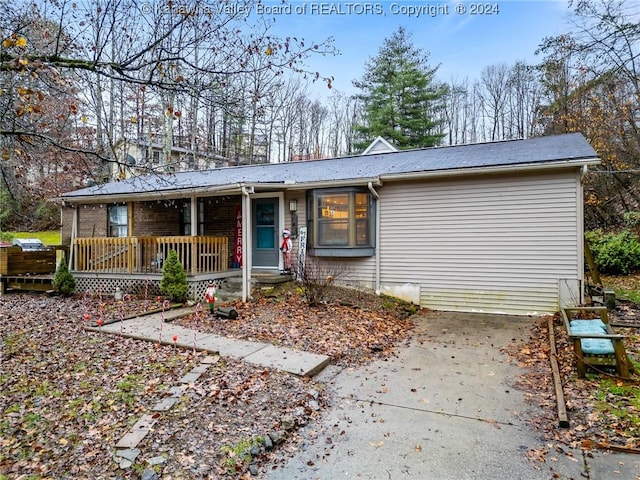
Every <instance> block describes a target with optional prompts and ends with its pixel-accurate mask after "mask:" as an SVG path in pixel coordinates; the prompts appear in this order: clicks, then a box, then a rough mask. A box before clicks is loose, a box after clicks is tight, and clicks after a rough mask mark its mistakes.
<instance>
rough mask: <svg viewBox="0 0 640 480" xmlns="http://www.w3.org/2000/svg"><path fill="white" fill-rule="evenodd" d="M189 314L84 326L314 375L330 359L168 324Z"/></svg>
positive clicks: (177, 312)
mask: <svg viewBox="0 0 640 480" xmlns="http://www.w3.org/2000/svg"><path fill="white" fill-rule="evenodd" d="M192 313H194V308H193V307H185V308H178V309H173V310H168V311H166V312H164V314H162V313H153V314H150V315H144V316H141V317H136V318H132V319H129V320H124V321H122V322H120V321H117V322H114V323H110V324H108V325H102V326H101V327H87V330H92V331H96V332H103V333H109V334H114V335H123V336H125V337H130V338H135V339H138V340H147V341H150V342H160V343H162V344H165V345H174V344H175V345H176V346H178V347H182V348H187V349H191V348H195V349H196V350H198V351H206V352H208V353H212V354H218V355H221V356H223V357H233V358H238V359H242V360H244V361H245V362H248V363H252V364H254V365H260V366H263V367H269V368H274V369H277V370H282V371H285V372H289V373H293V374H295V375H303V376H304V375H307V376H313V375H316V374H317V373H318V372H320V371H322V370H323V369H324V368H325V366H327V365H328V364H329V362H330V361H331V359H330V358H329V357H327V356H326V355H318V354H315V353H307V352H302V351H300V350H295V349H293V348H288V347H278V346H275V345H270V344H267V343H260V342H249V341H246V340H239V339H236V338H227V337H222V336H220V335H214V334H210V333H202V332H196V331H195V330H193V329H191V328H186V327H182V326H179V325H174V324H172V323H171V320H174V319H176V318H180V317H184V316H185V315H190V314H192ZM219 321H220V322H224V321H225V320H224V319H219ZM174 337H175V338H176V341H175V342H174V341H173V338H174Z"/></svg>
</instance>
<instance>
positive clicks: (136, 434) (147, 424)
mask: <svg viewBox="0 0 640 480" xmlns="http://www.w3.org/2000/svg"><path fill="white" fill-rule="evenodd" d="M155 424H156V420H155V419H154V418H153V417H152V416H151V415H143V416H142V417H140V420H138V421H137V422H136V423H135V425H134V426H133V427H131V430H129V432H127V433H126V434H125V436H124V437H122V438H121V439H120V441H119V442H118V443H116V448H135V447H136V446H137V445H138V444H139V443H140V442H141V441H142V439H143V438H144V437H145V436H146V435H147V433H149V432H150V431H151V429H152V428H153V426H154V425H155Z"/></svg>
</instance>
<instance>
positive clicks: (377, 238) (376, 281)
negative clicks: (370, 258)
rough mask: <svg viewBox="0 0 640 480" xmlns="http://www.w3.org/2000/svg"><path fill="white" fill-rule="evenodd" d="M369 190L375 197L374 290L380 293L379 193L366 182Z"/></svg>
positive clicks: (371, 184) (377, 293)
mask: <svg viewBox="0 0 640 480" xmlns="http://www.w3.org/2000/svg"><path fill="white" fill-rule="evenodd" d="M367 187H369V191H370V192H371V194H372V195H373V196H374V197H375V198H376V226H375V232H374V240H375V242H376V273H375V277H376V278H375V291H376V295H380V195H379V194H378V192H376V190H375V188H373V183H372V182H369V183H368V184H367Z"/></svg>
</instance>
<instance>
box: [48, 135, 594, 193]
mask: <svg viewBox="0 0 640 480" xmlns="http://www.w3.org/2000/svg"><path fill="white" fill-rule="evenodd" d="M594 163H598V156H597V154H596V152H595V151H594V149H593V148H592V147H591V146H590V145H589V143H588V142H587V141H586V139H585V138H584V137H583V136H582V134H580V133H571V134H565V135H555V136H547V137H537V138H531V139H527V140H509V141H501V142H492V143H478V144H467V145H456V146H447V147H432V148H423V149H416V150H402V151H397V152H389V153H379V154H373V155H357V156H349V157H340V158H331V159H326V160H311V161H304V162H289V163H271V164H259V165H246V166H238V167H226V168H218V169H214V170H206V171H193V172H178V173H171V174H151V175H144V176H139V177H134V178H130V179H127V180H123V181H119V182H111V183H106V184H103V185H96V186H93V187H89V188H84V189H81V190H76V191H73V192H69V193H65V194H63V195H61V196H60V199H62V200H65V201H67V202H71V203H80V202H104V201H109V200H121V199H128V198H133V197H135V198H138V199H139V198H156V197H171V196H178V195H182V196H184V195H186V194H211V195H213V194H215V193H216V192H218V193H225V192H226V193H231V192H235V193H240V192H241V190H242V187H243V186H250V187H254V188H255V189H256V190H258V189H260V190H273V189H278V190H289V189H306V188H315V187H317V186H320V185H322V186H325V185H326V186H330V185H348V184H366V183H368V182H374V183H376V184H380V183H381V182H383V181H385V180H397V179H411V178H424V177H429V176H448V175H459V174H465V173H469V174H471V173H480V172H496V173H499V172H506V171H513V170H522V169H532V168H557V167H566V166H581V165H589V164H594Z"/></svg>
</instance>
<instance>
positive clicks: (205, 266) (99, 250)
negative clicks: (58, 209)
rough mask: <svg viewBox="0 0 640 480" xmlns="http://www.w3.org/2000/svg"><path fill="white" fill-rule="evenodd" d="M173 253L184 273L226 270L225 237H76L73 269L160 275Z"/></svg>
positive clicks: (227, 248)
mask: <svg viewBox="0 0 640 480" xmlns="http://www.w3.org/2000/svg"><path fill="white" fill-rule="evenodd" d="M172 250H174V251H175V252H176V254H177V255H178V260H179V261H180V263H181V264H182V266H183V268H184V270H185V272H186V273H187V274H192V275H193V274H199V273H215V272H224V271H226V270H228V252H229V240H228V239H227V238H226V237H208V236H179V237H124V238H115V237H113V238H112V237H108V238H104V237H102V238H76V239H75V240H74V241H73V254H72V262H73V263H72V267H71V268H72V270H74V271H79V272H104V273H110V272H111V273H113V272H115V273H118V272H121V273H160V272H162V264H163V262H164V260H165V259H166V258H167V256H168V255H169V252H170V251H172Z"/></svg>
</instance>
